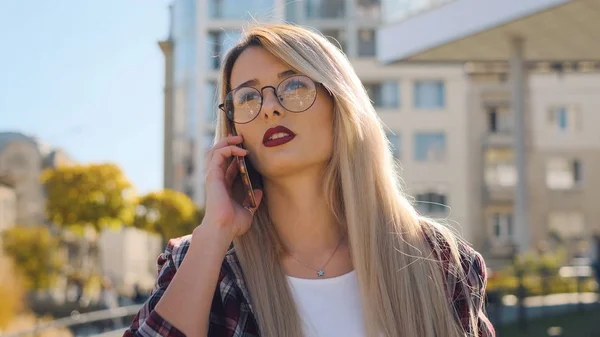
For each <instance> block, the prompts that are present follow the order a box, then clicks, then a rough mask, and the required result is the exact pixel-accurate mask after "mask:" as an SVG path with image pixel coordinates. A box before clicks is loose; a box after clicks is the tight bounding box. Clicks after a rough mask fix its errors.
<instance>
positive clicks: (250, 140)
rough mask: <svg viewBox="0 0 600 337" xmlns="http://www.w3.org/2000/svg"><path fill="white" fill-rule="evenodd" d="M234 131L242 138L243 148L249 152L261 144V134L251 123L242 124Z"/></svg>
mask: <svg viewBox="0 0 600 337" xmlns="http://www.w3.org/2000/svg"><path fill="white" fill-rule="evenodd" d="M236 129H237V133H238V135H242V136H243V137H244V148H245V149H247V150H250V152H252V150H254V149H257V148H258V146H259V145H261V144H262V137H263V134H262V133H261V131H260V130H259V128H258V127H257V126H256V125H254V124H252V123H249V124H243V125H239V126H238V127H237V128H236Z"/></svg>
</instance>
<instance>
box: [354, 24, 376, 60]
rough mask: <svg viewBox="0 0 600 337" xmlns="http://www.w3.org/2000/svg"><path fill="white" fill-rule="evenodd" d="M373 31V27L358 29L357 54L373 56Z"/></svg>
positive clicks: (374, 47) (374, 45) (374, 46)
mask: <svg viewBox="0 0 600 337" xmlns="http://www.w3.org/2000/svg"><path fill="white" fill-rule="evenodd" d="M375 49H376V44H375V31H374V30H373V29H361V30H359V31H358V56H359V57H373V56H375Z"/></svg>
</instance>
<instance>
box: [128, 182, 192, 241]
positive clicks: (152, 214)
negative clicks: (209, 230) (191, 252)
mask: <svg viewBox="0 0 600 337" xmlns="http://www.w3.org/2000/svg"><path fill="white" fill-rule="evenodd" d="M135 213H136V214H135V218H134V221H133V225H134V226H135V227H136V228H140V229H144V230H147V231H150V232H154V233H158V234H160V235H161V236H162V238H163V240H165V241H167V240H169V239H170V238H174V237H179V236H183V235H187V234H191V233H192V231H193V230H194V228H195V227H196V226H197V225H198V224H199V220H201V216H202V215H203V213H202V211H200V210H198V209H197V208H196V206H195V205H194V203H193V202H192V200H191V199H190V198H189V197H188V196H187V195H185V194H183V193H179V192H176V191H172V190H163V191H160V192H152V193H148V194H147V195H144V196H142V197H141V198H140V199H139V202H138V205H137V207H136V212H135Z"/></svg>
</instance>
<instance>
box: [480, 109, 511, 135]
mask: <svg viewBox="0 0 600 337" xmlns="http://www.w3.org/2000/svg"><path fill="white" fill-rule="evenodd" d="M486 111H487V118H488V132H490V133H510V132H511V130H512V114H511V113H510V110H509V108H508V106H507V105H494V106H488V107H486Z"/></svg>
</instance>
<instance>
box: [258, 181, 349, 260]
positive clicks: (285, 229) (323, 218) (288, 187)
mask: <svg viewBox="0 0 600 337" xmlns="http://www.w3.org/2000/svg"><path fill="white" fill-rule="evenodd" d="M324 184H325V181H324V178H323V174H322V173H314V174H310V173H304V174H297V175H294V176H293V177H285V178H279V179H270V180H265V184H264V187H265V195H267V196H268V197H267V200H266V201H267V205H268V209H269V215H270V217H271V219H272V221H273V224H274V226H275V229H276V231H277V234H278V236H279V239H280V240H281V243H282V245H283V248H284V250H285V252H286V253H287V254H291V255H294V256H301V257H303V258H304V259H306V260H307V261H306V262H310V260H311V259H313V258H314V259H319V258H320V257H321V256H322V255H323V254H328V253H331V252H332V251H333V249H335V248H336V247H337V246H338V244H339V243H340V240H341V239H342V232H343V230H342V227H341V225H340V224H339V222H338V221H337V220H336V219H335V217H334V215H333V213H332V211H331V209H330V208H329V206H328V205H327V203H326V200H325V194H324V188H323V186H324Z"/></svg>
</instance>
